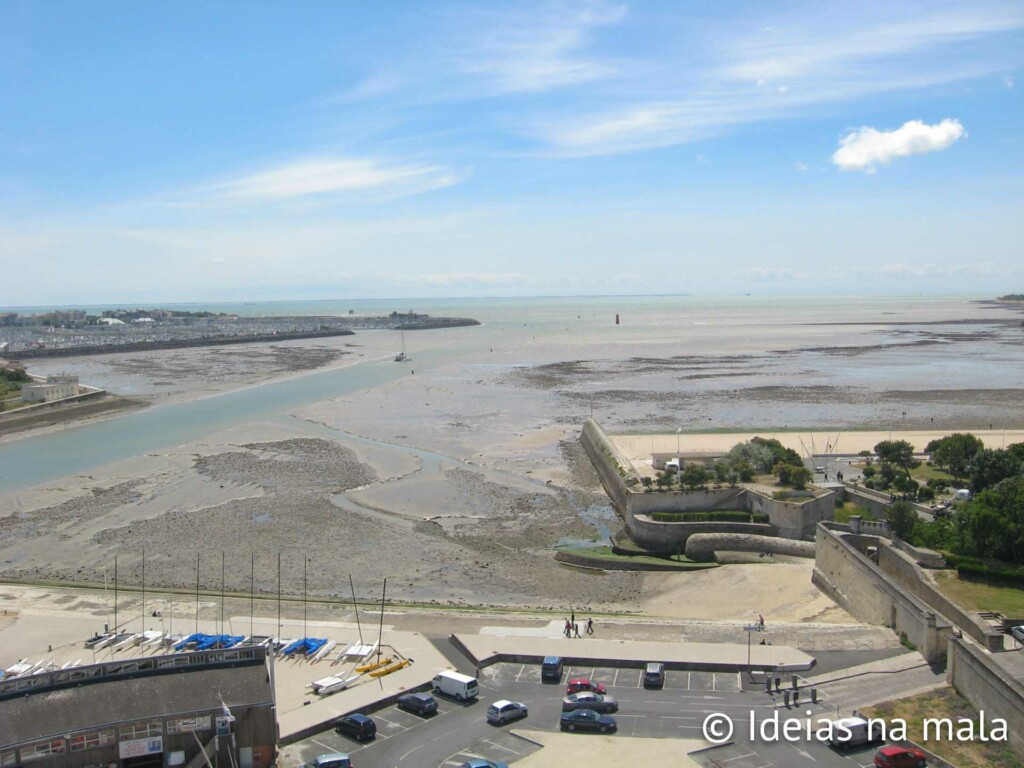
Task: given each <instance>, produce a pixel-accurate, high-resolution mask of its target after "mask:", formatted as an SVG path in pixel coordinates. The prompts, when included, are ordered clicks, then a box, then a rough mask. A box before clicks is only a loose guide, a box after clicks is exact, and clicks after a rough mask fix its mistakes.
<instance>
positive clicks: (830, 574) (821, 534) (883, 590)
mask: <svg viewBox="0 0 1024 768" xmlns="http://www.w3.org/2000/svg"><path fill="white" fill-rule="evenodd" d="M848 537H849V538H850V539H851V540H849V541H848V540H847V538H848ZM870 538H872V537H865V536H859V537H856V536H854V535H853V534H845V533H839V532H836V531H832V530H829V529H828V528H827V527H825V526H823V525H819V526H818V528H817V538H816V547H817V548H816V552H815V563H814V575H813V577H812V581H813V582H814V583H815V584H816V585H817V586H818V587H819V588H820V589H821V590H822V591H823V592H825V594H827V595H828V596H829V597H831V598H832V599H833V600H835V601H836V602H837V603H838V604H839V605H840V606H842V607H843V608H844V609H846V610H847V611H849V613H851V614H852V615H853V616H854V617H856V618H858V619H860V620H861V621H863V622H866V623H868V624H877V625H883V626H888V627H891V628H892V629H893V630H894V631H895V632H896V633H897V634H899V635H901V636H903V635H905V636H906V639H907V641H908V642H910V643H913V644H914V646H916V647H917V649H918V651H920V652H921V654H922V655H923V656H924V657H925V659H927V660H928V661H929V662H941V661H942V660H943V658H944V657H945V654H946V641H947V640H948V639H949V637H950V636H951V634H952V626H951V625H950V623H949V621H948V620H947V619H946V618H944V617H943V616H940V615H937V614H936V613H935V611H933V610H932V609H931V608H930V607H929V606H928V605H927V604H926V603H924V602H923V601H922V600H921V599H920V598H918V597H916V596H915V595H913V594H909V593H908V592H907V591H906V590H905V589H904V588H903V587H901V586H900V585H899V584H898V583H897V582H896V581H895V580H894V579H892V578H891V577H889V576H888V575H887V574H886V573H884V572H883V571H882V570H881V569H880V568H879V567H878V566H877V565H876V564H875V563H873V562H872V561H871V560H870V559H869V558H868V557H866V556H865V555H864V554H863V551H862V550H863V549H866V548H867V547H868V545H869V541H870ZM875 541H876V544H877V545H878V546H881V540H880V539H876V540H875Z"/></svg>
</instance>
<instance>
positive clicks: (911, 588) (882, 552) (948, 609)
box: [878, 540, 1003, 651]
mask: <svg viewBox="0 0 1024 768" xmlns="http://www.w3.org/2000/svg"><path fill="white" fill-rule="evenodd" d="M878 567H879V568H880V569H881V570H882V572H883V573H885V574H886V575H887V576H889V577H890V578H891V579H893V580H894V581H895V582H896V583H897V584H898V585H899V586H900V587H902V588H903V589H905V590H907V591H908V592H910V593H911V594H912V595H915V596H916V597H918V598H920V599H921V600H922V601H924V602H925V603H926V604H927V605H928V606H929V607H930V608H931V609H932V610H934V611H935V612H936V613H939V614H941V615H942V616H945V617H946V618H947V619H949V620H951V621H953V622H954V623H955V624H956V625H957V626H958V627H960V629H962V630H963V631H964V632H966V633H967V634H968V635H970V636H971V637H972V638H974V640H975V641H977V642H978V643H980V644H981V646H982V647H983V648H985V649H987V650H989V651H998V650H1001V649H1002V647H1003V635H1002V633H1001V632H999V631H997V630H995V629H992V628H991V627H989V626H988V625H987V624H984V623H982V622H981V620H980V619H979V618H978V617H977V616H975V615H973V614H971V613H968V612H967V611H965V610H963V609H962V608H961V607H960V606H959V605H957V604H956V603H954V602H953V601H951V600H950V599H949V598H947V597H946V596H945V595H943V594H942V593H941V592H940V591H939V590H938V589H936V588H935V587H934V586H933V585H932V584H931V582H930V580H929V579H928V577H927V576H926V575H925V574H924V573H923V572H922V571H921V569H920V567H918V565H917V564H916V563H915V562H914V561H913V559H911V558H910V557H909V556H908V555H906V554H904V553H903V552H900V551H899V550H898V549H896V548H895V547H893V546H892V545H891V544H890V543H889V542H887V541H885V540H879V546H878Z"/></svg>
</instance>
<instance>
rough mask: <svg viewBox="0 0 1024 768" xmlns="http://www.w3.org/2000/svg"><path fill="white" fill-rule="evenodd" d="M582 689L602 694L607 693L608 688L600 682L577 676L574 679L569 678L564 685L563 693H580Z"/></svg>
mask: <svg viewBox="0 0 1024 768" xmlns="http://www.w3.org/2000/svg"><path fill="white" fill-rule="evenodd" d="M583 691H591V692H593V693H600V694H602V695H604V694H606V693H608V689H607V688H605V687H604V686H603V685H601V684H600V683H595V682H594V681H593V680H587V679H586V678H583V677H581V678H577V679H576V680H570V681H569V684H568V685H567V686H565V693H566V694H567V695H572V694H574V693H581V692H583Z"/></svg>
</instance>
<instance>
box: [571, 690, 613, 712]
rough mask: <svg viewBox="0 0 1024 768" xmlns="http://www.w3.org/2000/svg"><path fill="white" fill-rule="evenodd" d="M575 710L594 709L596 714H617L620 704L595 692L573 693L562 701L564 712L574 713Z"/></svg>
mask: <svg viewBox="0 0 1024 768" xmlns="http://www.w3.org/2000/svg"><path fill="white" fill-rule="evenodd" d="M574 709H592V710H594V711H595V712H617V711H618V709H619V702H618V701H616V700H615V699H614V698H612V697H611V696H602V695H601V694H600V693H594V692H593V691H580V692H579V693H572V694H569V695H568V696H566V697H565V698H564V699H562V711H563V712H572V711H573V710H574Z"/></svg>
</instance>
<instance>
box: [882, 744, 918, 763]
mask: <svg viewBox="0 0 1024 768" xmlns="http://www.w3.org/2000/svg"><path fill="white" fill-rule="evenodd" d="M925 759H926V757H925V754H924V752H922V751H921V750H920V749H918V748H917V747H897V746H894V745H890V746H888V747H882V748H881V749H880V750H878V751H877V752H876V753H875V768H918V766H924V765H927V763H926V762H925Z"/></svg>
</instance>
